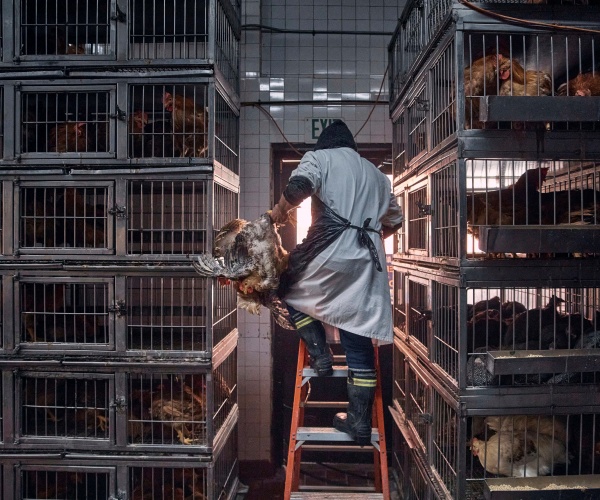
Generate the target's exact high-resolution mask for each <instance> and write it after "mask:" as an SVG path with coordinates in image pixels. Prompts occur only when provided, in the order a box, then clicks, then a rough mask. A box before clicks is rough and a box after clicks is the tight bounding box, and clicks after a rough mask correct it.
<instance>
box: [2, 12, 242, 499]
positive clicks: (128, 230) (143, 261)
mask: <svg viewBox="0 0 600 500" xmlns="http://www.w3.org/2000/svg"><path fill="white" fill-rule="evenodd" d="M1 15H2V19H3V21H4V23H2V26H3V31H2V34H1V39H0V41H1V47H2V57H1V62H0V66H2V76H1V77H0V78H1V80H0V102H1V104H0V108H1V109H2V115H3V122H2V125H1V128H0V145H1V151H2V156H3V160H2V165H1V166H0V197H1V200H2V202H1V203H0V207H1V214H0V234H1V237H0V276H1V282H0V286H1V288H2V297H3V300H2V303H1V305H0V307H1V313H0V318H1V322H0V329H1V335H0V339H1V345H0V369H1V378H2V383H1V386H0V392H1V396H2V400H3V406H2V409H1V414H0V422H1V425H0V438H1V439H0V449H1V450H2V451H1V452H0V457H1V459H0V467H1V468H2V474H0V476H1V477H2V479H1V480H0V491H1V493H0V496H1V497H2V498H15V499H24V498H27V499H34V498H35V499H49V498H52V499H66V498H69V499H100V498H102V499H107V498H111V499H117V498H129V499H139V500H142V499H159V500H160V499H163V500H178V499H186V500H188V499H189V500H213V499H230V498H233V497H235V495H236V490H237V487H238V457H237V448H238V447H237V419H238V406H237V338H238V332H237V316H236V295H235V292H234V290H232V289H231V287H226V288H225V287H220V286H218V285H215V284H214V283H213V280H210V279H206V278H202V277H200V276H199V275H198V274H197V273H196V272H195V271H194V269H193V267H192V265H191V262H192V258H193V256H195V255H197V254H200V253H203V252H210V251H211V249H212V244H213V240H214V237H215V235H216V233H217V231H218V230H219V229H220V228H221V227H222V226H223V225H225V223H227V222H229V221H230V220H231V219H234V218H236V217H237V216H238V199H239V158H238V157H239V96H238V93H239V40H240V2H238V1H236V0H231V1H230V0H205V1H192V0H181V1H177V2H171V3H168V2H167V3H165V2H163V1H157V0H127V1H114V0H113V1H105V0H94V1H91V0H67V1H66V2H59V1H57V0H52V1H50V2H48V1H46V0H24V1H13V0H3V1H2V9H1Z"/></svg>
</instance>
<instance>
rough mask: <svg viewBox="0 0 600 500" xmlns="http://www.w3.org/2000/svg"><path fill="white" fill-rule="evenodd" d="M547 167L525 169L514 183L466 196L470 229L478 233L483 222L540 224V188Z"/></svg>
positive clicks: (491, 223) (495, 223) (475, 233)
mask: <svg viewBox="0 0 600 500" xmlns="http://www.w3.org/2000/svg"><path fill="white" fill-rule="evenodd" d="M547 174H548V168H547V167H539V168H534V169H530V170H527V171H525V172H524V173H523V174H522V175H521V176H520V177H519V178H518V179H517V182H515V183H514V184H513V185H512V186H509V187H506V188H503V189H498V190H495V191H486V192H479V193H473V194H471V195H468V196H467V221H468V223H469V228H468V229H469V232H470V233H471V234H473V236H475V237H476V238H478V237H479V227H480V226H483V225H485V226H498V225H512V224H539V204H540V201H539V194H540V193H539V188H540V187H541V185H542V184H543V182H544V180H545V179H546V175H547Z"/></svg>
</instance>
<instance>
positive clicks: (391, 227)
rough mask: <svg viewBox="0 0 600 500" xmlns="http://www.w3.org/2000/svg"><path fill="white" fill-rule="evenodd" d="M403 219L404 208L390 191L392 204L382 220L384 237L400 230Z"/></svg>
mask: <svg viewBox="0 0 600 500" xmlns="http://www.w3.org/2000/svg"><path fill="white" fill-rule="evenodd" d="M403 221H404V215H403V214H402V208H401V207H400V206H399V205H398V200H396V197H395V196H394V194H393V193H390V206H389V208H388V211H387V213H386V214H385V216H384V217H383V219H382V221H381V224H382V226H381V233H382V235H383V239H385V238H387V237H388V236H391V235H392V234H394V233H395V232H396V231H398V229H400V228H401V227H402V222H403Z"/></svg>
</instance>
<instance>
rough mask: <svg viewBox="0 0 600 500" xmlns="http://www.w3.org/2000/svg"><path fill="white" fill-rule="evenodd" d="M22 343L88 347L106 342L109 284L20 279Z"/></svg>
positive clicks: (48, 279)
mask: <svg viewBox="0 0 600 500" xmlns="http://www.w3.org/2000/svg"><path fill="white" fill-rule="evenodd" d="M19 288H20V298H19V304H20V317H21V322H20V324H21V326H20V329H21V338H20V341H21V343H25V344H30V345H40V347H41V348H47V345H48V344H70V345H71V346H77V345H79V346H81V347H85V346H89V345H95V344H108V343H109V323H110V321H109V307H108V304H109V293H110V292H109V283H107V282H101V281H98V280H85V281H83V280H81V279H80V281H78V280H77V279H73V278H65V279H62V280H60V279H57V278H48V277H45V278H37V279H31V278H21V279H20V280H19Z"/></svg>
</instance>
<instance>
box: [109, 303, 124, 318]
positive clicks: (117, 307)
mask: <svg viewBox="0 0 600 500" xmlns="http://www.w3.org/2000/svg"><path fill="white" fill-rule="evenodd" d="M108 312H114V313H117V318H120V317H121V316H125V313H126V312H127V308H126V307H125V301H124V300H122V299H121V300H117V301H116V302H115V304H114V305H112V306H109V307H108Z"/></svg>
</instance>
